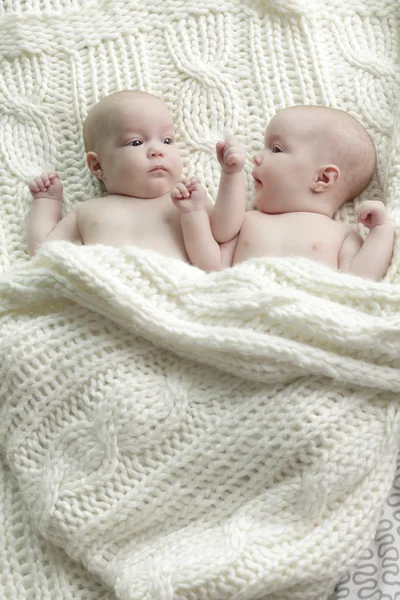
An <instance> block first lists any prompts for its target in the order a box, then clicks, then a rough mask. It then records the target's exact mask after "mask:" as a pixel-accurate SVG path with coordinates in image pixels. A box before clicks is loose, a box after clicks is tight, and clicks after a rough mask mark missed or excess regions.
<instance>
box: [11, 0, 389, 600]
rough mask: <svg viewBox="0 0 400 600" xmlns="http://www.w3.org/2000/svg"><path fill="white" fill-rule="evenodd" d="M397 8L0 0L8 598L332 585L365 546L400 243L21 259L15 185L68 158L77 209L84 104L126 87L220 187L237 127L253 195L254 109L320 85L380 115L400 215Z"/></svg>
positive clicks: (68, 186)
mask: <svg viewBox="0 0 400 600" xmlns="http://www.w3.org/2000/svg"><path fill="white" fill-rule="evenodd" d="M399 13H400V5H399V3H398V2H395V1H393V0H222V1H221V2H218V3H216V2H215V0H202V1H201V2H197V1H195V0H187V1H185V2H181V1H180V0H164V1H161V0H146V2H143V1H142V0H140V1H139V0H113V1H111V0H110V1H108V0H103V1H101V0H7V1H5V2H1V3H0V270H1V271H3V272H4V276H3V277H2V278H1V282H0V285H1V292H0V294H1V295H0V305H1V306H0V310H1V321H0V411H1V420H0V452H1V454H2V456H1V458H2V463H1V471H0V597H1V598H3V597H4V598H5V599H6V600H14V599H16V598H18V600H28V598H29V599H31V598H38V599H39V598H40V600H42V599H44V598H51V599H52V600H115V599H116V597H118V598H120V599H123V600H125V599H127V598H129V599H130V600H131V599H132V600H133V599H136V598H140V599H146V600H154V599H156V600H157V599H160V600H161V598H162V599H163V600H164V599H171V600H172V599H174V600H176V599H179V600H211V599H216V600H223V599H225V598H226V599H232V600H233V599H235V600H244V599H246V600H250V599H251V600H256V599H257V598H268V600H283V599H284V598H285V599H295V598H298V599H300V598H302V599H303V600H314V599H315V600H325V598H326V597H327V595H328V593H329V591H330V590H331V588H332V586H333V583H334V581H335V580H336V579H338V577H339V575H340V574H341V572H343V571H344V570H345V569H346V567H347V565H349V564H351V563H352V562H354V560H355V559H356V557H357V556H358V555H359V553H360V552H361V551H362V550H363V549H364V547H366V546H367V544H368V541H369V539H370V538H371V537H372V535H373V531H374V527H375V525H376V520H377V518H378V511H379V506H380V504H381V502H382V500H383V498H384V495H385V494H386V492H387V491H388V489H389V487H390V480H391V476H392V474H393V470H394V458H395V454H396V444H397V442H398V414H397V404H396V402H397V403H398V400H399V387H400V384H399V382H400V377H399V369H400V365H399V362H400V358H399V357H400V350H399V335H400V334H399V331H400V323H399V306H400V304H399V285H400V246H399V243H398V242H396V247H395V252H394V258H393V263H392V266H391V267H390V270H389V272H388V274H387V277H386V280H385V282H384V283H382V284H374V283H371V282H366V281H362V280H359V279H356V278H352V277H349V276H345V275H343V274H336V273H334V272H332V271H329V270H327V269H325V268H324V267H321V266H318V265H317V264H314V263H308V262H306V261H300V260H294V259H292V260H268V261H263V260H255V261H250V262H249V263H248V264H246V265H244V264H243V265H239V266H238V267H235V269H233V270H231V271H227V272H224V273H217V274H211V275H205V274H203V273H201V272H199V271H197V270H196V269H193V268H191V267H190V266H187V265H182V264H180V263H176V262H175V261H171V260H167V259H165V258H162V257H157V256H155V255H152V254H151V253H143V252H142V251H139V250H135V249H129V250H126V249H125V250H113V249H110V248H107V249H106V248H102V247H98V248H96V250H95V249H94V248H90V247H83V248H79V247H75V246H72V245H66V244H62V243H53V244H49V245H48V246H47V247H45V248H43V250H42V252H41V253H40V255H39V256H38V257H37V258H36V259H35V260H34V261H33V262H32V263H29V262H28V257H27V255H26V242H25V221H26V217H27V214H28V211H29V207H30V198H29V193H28V191H27V187H26V181H27V180H28V179H29V178H30V177H31V176H32V175H33V174H35V173H36V172H37V171H38V170H41V169H43V168H45V167H50V166H51V167H54V168H57V169H58V170H59V172H60V174H61V177H62V179H63V182H64V186H65V200H66V210H69V209H70V208H71V207H72V206H73V205H74V204H75V203H76V202H79V201H81V200H83V199H86V198H88V197H89V196H92V195H94V194H95V193H98V192H99V189H98V188H97V187H96V183H94V182H93V181H92V180H91V178H90V175H89V173H88V170H87V168H86V165H85V157H84V151H83V144H82V121H83V119H84V118H85V116H86V114H87V111H88V109H89V108H90V106H91V105H92V104H93V103H94V102H95V101H97V100H98V99H99V97H101V96H102V95H105V94H107V93H110V92H112V91H115V90H117V89H124V88H138V89H144V90H147V91H149V92H152V93H154V94H156V95H159V96H161V97H162V98H163V99H164V100H165V101H166V102H167V104H168V106H169V107H170V109H171V111H172V113H173V115H174V117H175V122H176V127H177V130H178V134H179V146H180V150H181V152H182V156H183V161H184V166H185V174H187V175H196V176H198V177H199V178H200V179H201V180H202V181H203V183H204V184H205V185H206V186H207V188H208V189H209V191H210V194H211V195H214V197H215V193H216V189H217V185H218V178H219V167H218V164H217V161H216V158H215V151H214V146H215V142H216V141H217V139H219V138H220V137H221V136H222V135H223V132H224V130H225V129H229V130H231V131H233V132H234V133H236V134H237V135H238V136H239V138H240V139H241V140H242V141H243V142H244V143H245V144H246V146H247V148H248V152H249V158H248V161H247V164H246V173H247V176H248V183H249V189H250V183H251V177H250V172H251V156H252V154H253V153H254V152H255V151H256V150H258V149H259V148H260V146H261V145H262V139H263V130H264V128H265V124H266V122H267V121H268V119H269V118H270V117H271V116H272V115H273V114H274V113H275V112H276V110H279V109H280V108H283V107H285V106H289V105H292V104H296V103H301V104H302V103H306V104H307V103H308V104H310V103H311V104H324V105H329V106H333V107H338V108H342V109H344V110H347V111H349V112H350V113H351V114H353V115H354V116H355V117H357V118H358V119H359V120H360V121H361V122H362V123H363V125H364V126H365V127H366V128H367V129H368V131H369V132H370V133H371V135H372V137H373V139H374V141H375V144H376V148H377V154H378V163H379V164H378V170H377V175H376V177H375V178H374V181H373V182H372V184H371V186H370V187H369V189H368V190H367V192H366V193H365V194H364V197H365V198H371V199H381V200H383V201H384V202H385V203H386V204H387V207H388V211H389V214H390V216H391V218H392V220H393V222H394V223H395V225H396V228H397V230H398V231H399V230H400V93H399V92H400V72H399V69H400V67H399V64H400V59H399V54H400V49H399V37H398V32H399V21H400V15H399ZM251 200H252V194H251V193H249V202H251ZM357 202H358V201H357ZM356 204H357V203H356ZM337 218H338V219H342V220H343V221H347V222H354V208H353V206H352V205H349V206H347V205H346V206H344V207H343V208H342V209H341V211H340V212H339V214H338V215H337ZM10 467H11V469H12V473H11V471H10ZM27 506H28V507H29V510H27ZM38 530H39V531H40V533H41V535H40V533H39V531H38ZM60 548H61V549H60ZM62 548H63V549H65V550H66V551H67V552H68V553H69V554H70V556H71V557H72V559H78V560H80V561H82V563H83V565H84V566H81V565H80V563H79V562H74V561H73V560H71V559H70V558H69V557H68V556H67V554H66V553H65V552H64V551H63V550H62ZM89 571H92V572H94V573H96V574H97V576H95V575H94V574H92V573H90V572H89ZM106 584H108V585H106ZM109 586H110V587H109Z"/></svg>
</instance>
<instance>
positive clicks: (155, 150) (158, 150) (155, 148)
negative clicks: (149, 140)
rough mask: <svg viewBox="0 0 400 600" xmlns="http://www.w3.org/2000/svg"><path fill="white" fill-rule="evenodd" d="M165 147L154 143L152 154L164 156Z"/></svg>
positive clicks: (151, 149)
mask: <svg viewBox="0 0 400 600" xmlns="http://www.w3.org/2000/svg"><path fill="white" fill-rule="evenodd" d="M163 155H164V148H163V147H162V146H161V144H160V145H158V144H157V145H154V146H152V147H151V148H150V156H163Z"/></svg>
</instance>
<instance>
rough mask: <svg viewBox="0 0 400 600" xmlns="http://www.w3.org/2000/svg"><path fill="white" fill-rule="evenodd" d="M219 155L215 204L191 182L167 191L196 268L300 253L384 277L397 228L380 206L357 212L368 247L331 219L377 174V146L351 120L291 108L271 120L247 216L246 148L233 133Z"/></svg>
mask: <svg viewBox="0 0 400 600" xmlns="http://www.w3.org/2000/svg"><path fill="white" fill-rule="evenodd" d="M217 155H218V159H219V162H220V163H221V166H222V173H221V181H220V187H219V191H218V196H217V199H216V202H215V205H214V207H213V208H212V207H211V205H210V204H209V202H208V200H207V196H206V193H205V190H204V189H203V188H202V187H201V186H200V185H199V183H198V182H197V180H196V179H194V178H192V180H190V181H184V182H182V183H180V184H178V186H177V187H176V188H175V189H174V190H173V191H172V193H171V197H172V199H173V201H174V203H175V204H176V206H177V207H178V208H179V210H180V212H181V223H182V230H183V235H184V239H185V245H186V250H187V252H188V255H189V258H190V261H191V262H192V264H194V265H196V266H197V267H199V268H201V269H204V270H208V271H209V270H216V269H221V268H223V267H225V266H230V265H235V264H236V263H239V262H242V261H244V260H246V259H248V258H253V257H257V256H281V257H283V256H302V257H306V258H310V259H314V260H317V261H320V262H322V263H325V264H326V265H329V266H331V267H333V268H335V269H340V270H342V271H346V272H350V273H353V274H355V275H359V276H361V277H366V278H370V279H375V280H379V279H381V278H382V277H383V276H384V275H385V273H386V271H387V269H388V267H389V264H390V261H391V257H392V251H393V241H394V231H393V226H392V224H391V222H390V219H389V217H388V215H387V213H386V209H385V206H384V204H383V203H382V202H378V201H366V202H363V203H362V204H361V206H360V207H359V210H358V213H357V219H358V222H360V223H363V224H364V225H365V226H366V227H367V228H368V229H369V230H370V231H369V234H368V236H367V238H366V240H365V242H364V240H363V238H362V237H361V236H360V235H359V234H358V233H357V232H356V231H355V230H354V229H353V228H352V227H351V226H349V225H345V224H343V223H340V222H337V221H334V220H333V219H332V217H333V215H334V213H335V212H336V211H337V210H338V208H339V207H340V206H341V205H342V204H343V203H344V202H346V201H348V200H352V199H354V198H355V197H356V196H358V195H359V194H361V192H362V191H363V190H364V189H365V188H366V187H367V185H368V183H369V181H370V180H371V178H372V176H373V173H374V171H375V162H376V158H375V148H374V145H373V142H372V140H371V138H370V136H369V135H368V133H367V131H366V130H365V129H364V127H362V125H361V124H360V123H359V122H358V121H357V120H356V119H354V118H353V117H351V116H350V115H349V114H347V113H345V112H343V111H340V110H336V109H331V108H325V107H321V106H294V107H290V108H287V109H284V110H282V111H280V112H279V113H278V114H277V115H276V116H275V117H273V119H272V120H271V121H270V123H269V124H268V127H267V129H266V132H265V139H264V149H263V150H262V151H260V152H257V153H256V155H255V156H254V164H255V167H254V170H253V178H254V184H255V189H256V205H257V208H258V210H250V211H247V212H246V206H245V186H244V175H243V165H244V161H245V151H244V148H243V146H242V145H241V144H239V143H238V142H237V141H236V140H235V139H234V138H233V137H230V138H228V139H227V140H226V141H225V142H219V143H218V144H217Z"/></svg>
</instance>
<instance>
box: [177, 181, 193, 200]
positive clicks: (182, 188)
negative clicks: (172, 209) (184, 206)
mask: <svg viewBox="0 0 400 600" xmlns="http://www.w3.org/2000/svg"><path fill="white" fill-rule="evenodd" d="M176 187H177V189H178V190H179V192H180V193H181V194H182V197H183V198H189V196H190V194H189V192H188V189H187V187H186V185H185V184H184V183H178V185H177V186H176Z"/></svg>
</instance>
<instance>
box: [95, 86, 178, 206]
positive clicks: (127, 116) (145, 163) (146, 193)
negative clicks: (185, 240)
mask: <svg viewBox="0 0 400 600" xmlns="http://www.w3.org/2000/svg"><path fill="white" fill-rule="evenodd" d="M83 139H84V143H85V150H86V156H87V164H88V166H89V169H90V170H91V172H92V173H93V174H94V175H95V176H96V177H97V178H98V179H101V180H102V181H103V183H104V185H105V187H106V189H107V191H108V193H109V194H121V195H124V196H135V197H136V198H149V199H150V198H158V197H161V196H163V195H165V194H167V193H168V192H169V191H170V190H172V188H173V187H174V186H175V185H176V184H177V182H178V181H179V179H180V177H181V171H182V163H181V159H180V156H179V152H178V149H177V147H176V143H175V130H174V124H173V120H172V115H171V113H170V112H169V110H168V108H167V107H166V105H165V104H164V103H163V102H161V100H159V99H158V98H156V97H155V96H152V95H151V94H147V93H145V92H139V91H133V90H132V91H131V90H126V91H121V92H115V93H113V94H110V95H109V96H106V97H105V98H103V99H102V100H100V101H99V102H98V103H97V104H96V105H95V106H94V107H93V108H92V109H91V110H90V111H89V114H88V116H87V118H86V120H85V122H84V124H83Z"/></svg>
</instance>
